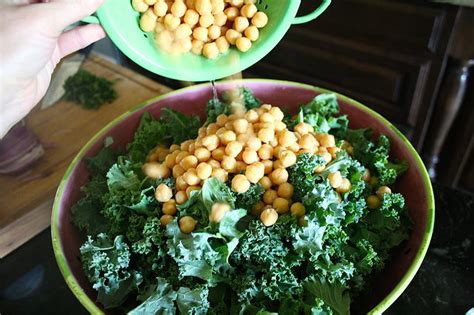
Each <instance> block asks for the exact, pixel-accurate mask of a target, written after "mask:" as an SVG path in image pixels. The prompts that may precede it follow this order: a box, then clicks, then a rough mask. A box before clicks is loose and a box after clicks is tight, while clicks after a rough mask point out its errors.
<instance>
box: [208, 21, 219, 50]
mask: <svg viewBox="0 0 474 315" xmlns="http://www.w3.org/2000/svg"><path fill="white" fill-rule="evenodd" d="M207 32H208V36H209V39H210V40H215V39H217V38H219V37H220V36H221V28H220V27H219V26H217V25H212V26H210V27H209V28H208V29H207ZM216 45H217V43H216ZM217 49H219V47H217Z"/></svg>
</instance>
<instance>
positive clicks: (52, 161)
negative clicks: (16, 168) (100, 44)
mask: <svg viewBox="0 0 474 315" xmlns="http://www.w3.org/2000/svg"><path fill="white" fill-rule="evenodd" d="M82 68H83V69H85V70H88V71H90V72H91V73H94V74H95V75H98V76H101V77H105V78H107V79H109V80H112V81H116V83H115V85H114V87H115V89H116V90H117V93H118V98H117V100H116V101H114V102H113V103H111V104H106V105H104V106H102V107H101V108H100V109H98V110H86V109H83V108H82V107H80V106H78V105H75V104H72V103H70V102H66V101H62V100H60V101H59V102H57V103H56V104H54V105H52V106H50V107H48V108H46V109H39V107H38V108H36V109H35V110H34V111H33V112H32V113H30V115H28V117H27V118H26V125H27V126H28V127H29V128H30V129H31V130H33V131H34V132H35V133H36V135H37V136H38V137H39V139H40V141H41V143H42V144H43V146H44V149H45V155H44V156H43V157H42V158H41V160H39V161H38V162H37V163H36V164H35V165H33V166H32V167H31V169H29V170H28V171H27V172H25V173H23V174H21V175H16V176H5V175H0V258H3V257H4V256H6V255H7V254H8V253H10V252H11V251H13V250H14V249H16V248H17V247H19V246H21V245H22V244H23V243H25V242H26V241H28V240H29V239H31V238H32V237H33V236H35V235H36V234H38V233H39V232H41V231H43V230H44V229H46V228H47V227H49V225H50V216H51V210H52V204H53V198H54V195H55V193H56V189H57V186H58V184H59V182H60V180H61V178H62V176H63V174H64V172H65V170H66V168H67V166H68V165H69V163H70V162H71V161H72V159H73V158H74V156H75V155H76V154H77V153H78V152H79V150H80V149H81V148H82V146H83V145H84V144H85V143H86V142H87V141H88V140H89V139H90V138H91V137H92V136H93V135H94V134H95V133H97V132H98V131H99V130H100V129H101V128H102V127H104V126H105V125H106V124H107V123H108V122H110V121H111V120H113V119H114V118H115V117H117V116H119V115H120V114H122V113H124V112H126V111H127V110H129V109H130V108H133V107H135V106H136V105H138V104H139V103H141V102H143V101H145V100H147V99H149V98H152V97H154V96H157V95H160V94H163V93H166V92H168V91H170V89H169V88H168V87H165V86H163V85H161V84H158V83H156V82H154V81H152V80H150V79H148V78H145V77H143V76H142V75H140V74H137V73H135V72H133V71H131V70H128V69H126V68H123V67H121V66H119V65H117V64H114V63H112V62H110V61H108V60H106V59H104V58H102V57H101V56H99V55H95V54H92V55H90V56H89V57H88V58H87V59H86V61H85V62H84V64H83V65H82Z"/></svg>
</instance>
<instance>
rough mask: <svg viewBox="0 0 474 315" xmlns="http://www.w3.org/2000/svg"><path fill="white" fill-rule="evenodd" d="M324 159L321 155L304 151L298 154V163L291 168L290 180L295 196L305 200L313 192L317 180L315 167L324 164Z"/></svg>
mask: <svg viewBox="0 0 474 315" xmlns="http://www.w3.org/2000/svg"><path fill="white" fill-rule="evenodd" d="M324 164H325V161H324V159H323V158H322V157H321V156H319V155H314V154H311V153H303V154H300V155H298V158H297V160H296V163H295V164H294V165H293V166H291V167H290V168H289V172H288V173H289V182H290V183H291V184H292V185H293V186H294V188H295V192H294V198H295V199H296V200H300V201H301V200H303V199H304V197H305V196H306V195H308V194H310V193H311V191H312V190H313V187H314V183H315V181H316V176H315V174H314V169H315V168H316V167H317V166H320V165H324Z"/></svg>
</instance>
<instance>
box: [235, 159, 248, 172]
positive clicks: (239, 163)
mask: <svg viewBox="0 0 474 315" xmlns="http://www.w3.org/2000/svg"><path fill="white" fill-rule="evenodd" d="M246 169H247V164H245V162H242V161H237V163H236V164H235V169H234V173H241V172H243V171H245V170H246Z"/></svg>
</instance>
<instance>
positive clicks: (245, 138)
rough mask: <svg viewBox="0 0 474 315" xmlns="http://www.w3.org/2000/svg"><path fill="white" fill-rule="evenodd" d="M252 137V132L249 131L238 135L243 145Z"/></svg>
mask: <svg viewBox="0 0 474 315" xmlns="http://www.w3.org/2000/svg"><path fill="white" fill-rule="evenodd" d="M249 138H250V134H248V133H241V134H239V135H238V136H237V141H238V142H240V143H241V144H242V145H244V144H247V141H248V140H249Z"/></svg>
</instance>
